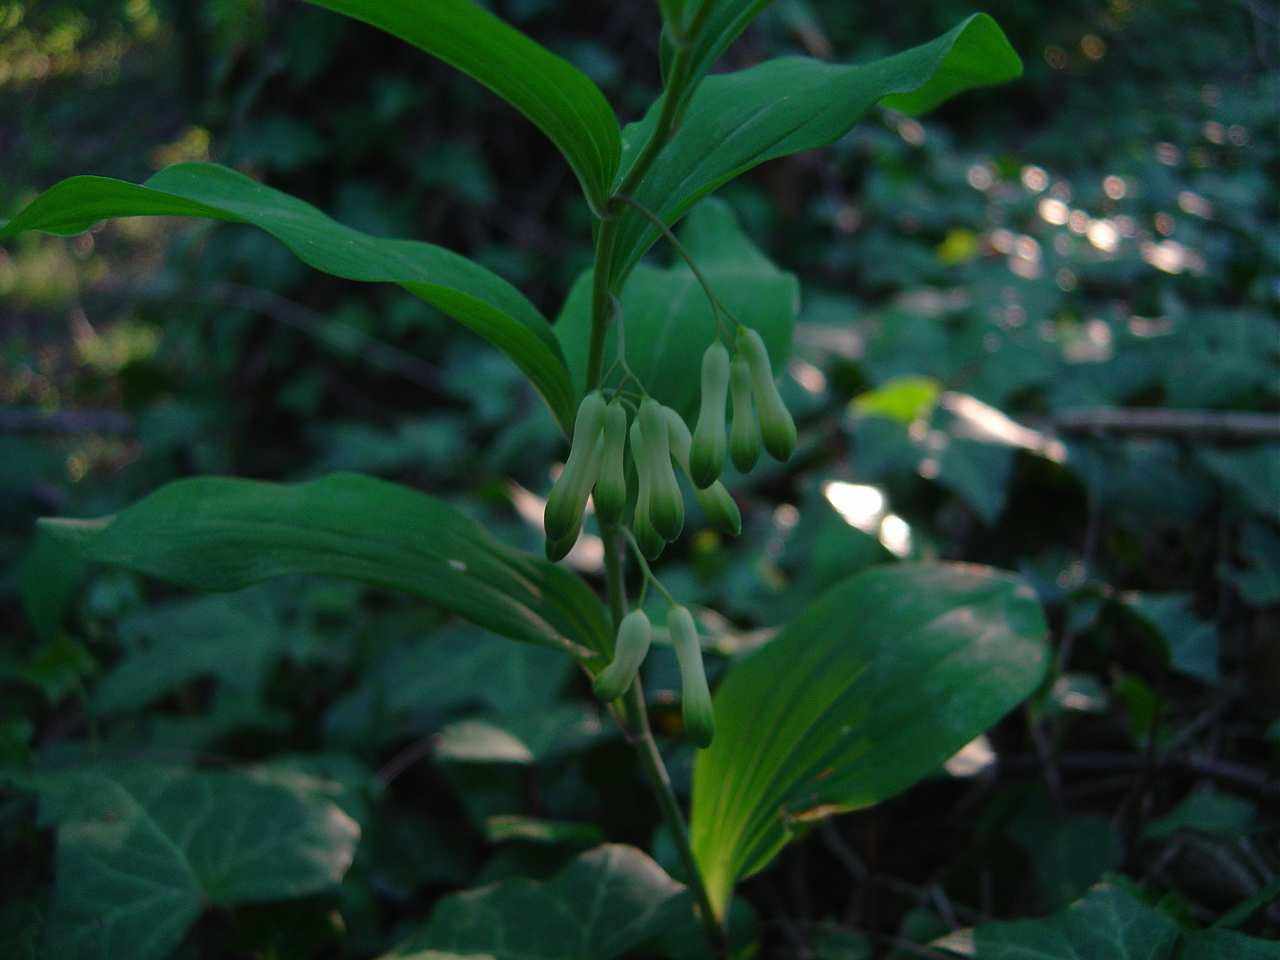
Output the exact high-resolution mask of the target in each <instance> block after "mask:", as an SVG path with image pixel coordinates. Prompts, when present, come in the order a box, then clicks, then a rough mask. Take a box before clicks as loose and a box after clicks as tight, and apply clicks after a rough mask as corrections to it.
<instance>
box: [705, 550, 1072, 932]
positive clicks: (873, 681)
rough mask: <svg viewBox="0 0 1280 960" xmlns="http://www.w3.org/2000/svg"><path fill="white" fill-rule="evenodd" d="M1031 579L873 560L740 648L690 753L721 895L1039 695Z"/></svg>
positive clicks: (1039, 627)
mask: <svg viewBox="0 0 1280 960" xmlns="http://www.w3.org/2000/svg"><path fill="white" fill-rule="evenodd" d="M1046 634H1047V627H1046V625H1045V621H1044V615H1043V613H1042V612H1041V610H1040V605H1039V603H1038V602H1037V601H1036V599H1035V595H1034V593H1033V592H1032V591H1031V589H1030V587H1028V586H1027V585H1025V584H1024V583H1022V582H1021V581H1020V580H1018V579H1017V578H1016V577H1013V576H1012V575H1009V574H1004V573H1000V572H998V571H995V570H990V569H987V568H982V567H970V566H953V565H941V564H938V565H923V564H904V565H902V566H892V567H876V568H873V569H871V570H869V571H866V572H864V573H860V574H858V575H856V576H854V577H852V578H850V579H849V580H846V581H845V582H844V583H842V584H840V585H839V586H836V587H834V588H833V589H831V590H830V591H828V592H827V593H826V594H824V595H823V596H822V597H821V598H819V599H818V600H817V602H815V603H814V604H813V605H812V606H811V607H809V609H808V610H807V611H806V612H805V613H804V614H803V615H801V616H800V617H799V618H798V619H797V620H795V621H793V622H792V623H791V624H790V625H789V626H788V627H787V628H786V629H785V630H783V631H782V633H780V634H779V635H778V636H777V637H776V638H774V639H773V640H772V641H770V642H769V643H767V644H765V645H764V646H763V647H760V648H759V649H758V650H756V651H754V652H753V653H751V654H749V655H748V656H746V657H745V658H743V659H742V660H740V661H738V662H737V663H735V664H734V665H733V667H732V668H731V669H730V670H729V674H728V676H727V678H726V679H725V681H724V683H723V684H721V686H720V688H719V690H717V691H716V695H715V701H714V702H715V712H716V739H715V741H714V742H713V743H712V745H711V747H710V749H708V750H704V751H701V752H700V753H699V755H698V759H697V763H696V766H695V768H694V779H693V810H692V815H691V823H690V827H691V832H692V841H693V848H694V853H695V854H696V856H697V858H698V862H699V863H700V864H701V865H702V868H703V870H704V872H705V876H706V882H707V886H708V889H709V892H710V895H711V899H712V902H713V904H714V905H715V906H716V908H717V909H721V910H722V909H723V908H724V906H725V905H726V904H727V903H728V900H729V895H730V893H731V892H732V889H733V885H734V883H735V882H736V881H737V880H739V879H742V878H744V877H749V876H751V875H752V874H754V873H756V872H758V871H759V870H761V869H762V868H763V867H764V866H765V865H766V864H767V863H768V862H769V861H770V860H771V859H773V857H774V856H775V855H776V854H777V853H778V851H779V850H781V849H782V847H783V846H784V845H785V844H786V843H787V841H788V840H789V839H790V838H791V837H792V836H793V835H794V834H796V833H798V832H800V831H802V830H803V829H804V828H805V826H806V825H807V824H808V823H810V822H812V821H813V820H815V819H817V818H819V817H822V816H825V815H827V814H831V813H839V812H843V811H849V810H857V809H860V808H862V807H868V806H871V805H873V804H875V803H879V802H880V801H881V800H884V799H886V798H888V797H891V796H893V795H894V794H896V793H899V792H901V791H902V790H905V789H906V788H907V787H909V786H910V785H911V784H913V783H915V782H916V781H917V780H919V779H920V778H921V777H923V776H926V775H927V774H929V773H930V772H932V771H933V770H935V769H937V767H939V766H940V765H941V764H942V763H943V762H944V761H945V760H946V759H947V758H948V757H949V756H951V755H952V754H954V753H955V752H956V751H957V750H959V749H960V748H961V747H962V746H964V745H965V744H966V743H968V742H969V741H970V740H972V739H973V738H974V737H976V736H977V735H978V734H979V733H981V732H982V731H984V730H986V729H987V728H988V727H990V726H991V725H992V724H994V723H995V722H996V721H997V720H999V719H1000V718H1001V717H1002V716H1004V715H1005V714H1006V713H1008V712H1009V711H1010V710H1012V709H1013V708H1014V707H1015V706H1016V705H1017V704H1018V702H1019V701H1021V700H1023V699H1024V698H1026V697H1027V696H1029V695H1030V694H1031V693H1032V692H1033V691H1034V690H1035V689H1036V687H1037V686H1038V685H1039V684H1040V682H1041V679H1042V677H1043V675H1044V671H1045V667H1046V665H1047V663H1048V651H1047V646H1046Z"/></svg>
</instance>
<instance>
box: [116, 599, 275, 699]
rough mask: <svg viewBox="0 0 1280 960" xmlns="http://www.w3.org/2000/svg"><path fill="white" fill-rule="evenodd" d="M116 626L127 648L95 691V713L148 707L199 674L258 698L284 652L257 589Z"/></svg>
mask: <svg viewBox="0 0 1280 960" xmlns="http://www.w3.org/2000/svg"><path fill="white" fill-rule="evenodd" d="M119 629H120V635H121V637H122V638H123V639H124V640H125V641H126V642H127V643H128V644H129V645H130V647H131V648H132V649H130V651H129V652H128V653H126V654H125V655H124V656H123V657H122V658H121V659H120V660H119V661H118V662H117V663H116V664H115V665H114V666H113V667H112V668H111V672H110V673H108V674H107V675H106V676H105V677H104V678H103V679H102V682H101V683H99V684H98V686H97V689H95V690H94V692H93V699H92V701H91V707H92V710H93V712H94V713H96V714H97V715H99V716H109V715H111V714H116V713H121V712H123V711H127V710H137V709H139V708H142V707H145V706H146V705H147V704H149V703H151V702H152V701H154V700H157V699H159V698H160V697H163V696H166V695H168V694H170V693H172V692H173V691H174V690H176V689H178V688H179V687H181V686H184V685H186V684H188V683H190V682H192V681H193V680H197V679H200V678H201V677H217V678H218V680H219V681H220V682H221V684H222V685H223V686H225V687H228V688H231V689H232V690H234V691H236V692H238V693H240V694H242V695H244V696H246V697H252V696H256V695H257V693H258V691H259V689H260V688H261V685H262V682H263V680H264V679H265V677H266V672H267V669H268V668H269V667H270V666H271V665H272V664H273V663H274V662H275V660H276V659H278V658H279V657H280V656H281V654H282V653H283V652H284V636H283V634H282V633H281V630H280V628H279V625H278V624H277V623H276V621H275V613H274V611H273V610H272V608H271V605H270V603H269V602H268V601H267V597H266V595H265V594H264V593H263V592H261V590H256V591H245V592H244V593H240V594H236V595H234V596H230V597H197V598H195V599H193V600H184V601H180V602H178V603H172V604H168V605H167V606H163V607H158V608H155V609H152V610H148V611H147V612H145V613H143V614H140V615H138V616H135V617H131V618H130V619H129V620H127V621H125V622H124V623H122V624H120V628H119Z"/></svg>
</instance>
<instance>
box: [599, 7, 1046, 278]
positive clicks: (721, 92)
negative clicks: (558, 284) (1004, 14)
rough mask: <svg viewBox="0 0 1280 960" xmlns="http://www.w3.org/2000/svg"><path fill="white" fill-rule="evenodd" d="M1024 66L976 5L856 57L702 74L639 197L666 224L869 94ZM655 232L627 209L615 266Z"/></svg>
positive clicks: (902, 92) (927, 105) (974, 78)
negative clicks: (868, 59) (951, 21)
mask: <svg viewBox="0 0 1280 960" xmlns="http://www.w3.org/2000/svg"><path fill="white" fill-rule="evenodd" d="M734 6H736V7H739V8H741V9H743V10H746V9H748V7H747V6H744V5H742V4H736V5H734ZM1021 70H1022V65H1021V62H1020V61H1019V60H1018V57H1017V54H1015V53H1014V52H1013V49H1012V48H1011V47H1010V46H1009V42H1008V41H1007V40H1006V39H1005V36H1004V33H1003V32H1002V31H1001V30H1000V28H999V26H997V25H996V22H995V21H994V20H992V19H991V18H990V17H988V16H986V15H983V14H979V15H977V16H974V17H970V18H969V19H968V20H966V21H964V22H963V23H961V24H960V25H959V26H957V27H956V28H955V29H953V30H951V31H950V32H949V33H946V34H943V35H942V36H941V37H939V38H937V39H936V40H933V41H932V42H930V43H926V44H924V45H922V46H919V47H915V48H913V49H911V50H907V51H905V52H904V53H900V54H897V55H895V56H892V57H887V58H885V59H883V60H877V61H875V62H873V63H869V64H865V65H861V66H845V65H841V64H832V63H825V62H823V61H820V60H810V59H805V58H785V59H779V60H770V61H768V62H766V63H762V64H760V65H759V66H757V67H752V68H751V69H749V70H743V71H741V72H739V73H732V74H725V75H720V76H713V77H708V78H707V79H706V80H705V81H703V83H702V85H701V87H699V89H698V92H697V93H696V94H695V95H694V97H693V99H692V100H691V101H690V103H689V105H688V108H687V111H686V114H685V118H684V123H683V125H682V126H681V128H680V131H679V133H678V134H677V135H676V137H675V139H674V140H673V141H672V142H671V143H670V144H669V145H668V146H667V148H666V149H665V150H663V152H662V154H661V155H660V157H659V162H658V163H657V164H655V166H654V168H653V170H652V171H651V172H650V173H649V175H648V176H647V177H646V178H645V181H644V185H643V187H642V188H641V189H640V190H638V191H637V195H636V198H637V199H638V200H639V201H640V202H641V203H643V204H644V205H645V206H646V207H648V208H649V209H650V210H652V211H654V212H655V213H657V214H658V215H659V216H660V217H661V218H662V219H663V221H665V222H666V223H668V224H672V223H675V222H676V221H677V220H678V219H680V217H682V216H683V215H684V214H685V213H686V212H687V211H688V210H689V208H690V207H692V206H693V204H694V203H696V202H697V201H698V200H699V199H700V198H701V197H703V196H705V195H706V194H708V193H710V192H711V191H712V190H715V189H716V188H717V187H720V186H721V185H723V184H725V183H727V182H728V181H730V180H732V179H733V178H734V177H736V176H738V175H739V174H742V173H744V172H746V171H747V170H750V169H751V168H752V167H755V166H757V165H759V164H761V163H764V162H765V161H766V160H773V159H776V158H778V157H785V156H788V155H789V154H793V153H799V152H800V151H802V150H812V149H815V148H817V147H822V146H825V145H827V144H829V143H831V142H833V141H834V140H836V139H838V138H839V137H840V136H842V135H843V134H844V133H846V132H847V131H848V130H849V129H850V128H851V127H852V126H853V125H854V124H855V123H857V121H858V120H859V119H860V118H861V117H862V116H863V115H864V114H865V113H866V112H867V111H868V110H870V109H871V107H872V106H874V105H875V104H876V103H883V104H885V105H886V106H889V107H892V108H893V109H895V110H901V111H903V112H906V113H922V112H924V111H926V110H930V109H932V108H933V107H935V106H937V105H938V104H939V103H942V102H943V101H945V100H947V99H948V98H950V97H952V96H954V95H956V94H958V93H962V92H964V91H966V90H971V89H973V88H974V87H981V86H987V85H990V84H996V83H1003V82H1005V81H1007V80H1011V79H1013V78H1014V77H1016V76H1018V75H1019V74H1020V73H1021ZM658 110H659V105H656V104H655V106H654V107H653V108H652V109H651V110H650V111H649V113H648V115H647V116H646V117H645V118H644V119H643V120H641V121H639V122H637V123H633V124H629V125H628V126H627V128H626V129H625V130H624V131H623V134H622V139H623V153H624V161H623V171H622V173H623V175H624V176H625V174H626V170H627V168H628V166H629V165H630V164H631V163H633V162H634V161H635V158H636V157H637V156H638V155H639V152H640V145H641V144H643V143H644V142H645V141H647V140H648V138H649V135H650V133H651V132H652V130H653V127H654V125H655V124H656V122H657V117H658ZM658 236H659V233H658V231H657V228H656V227H654V226H653V225H652V224H651V223H650V222H649V221H648V220H647V219H645V218H644V217H643V216H642V215H641V214H640V213H638V212H637V211H634V210H629V211H628V212H627V213H626V214H625V215H624V217H623V220H622V224H621V226H620V227H619V229H618V240H617V250H616V257H617V260H616V263H617V267H616V270H617V276H619V277H622V276H625V275H626V274H627V273H628V272H629V271H630V270H631V268H632V267H634V266H635V264H636V263H637V262H638V261H639V259H640V257H641V256H643V255H644V252H645V251H646V250H647V249H648V248H649V247H650V245H652V244H653V242H654V241H655V240H656V239H657V238H658Z"/></svg>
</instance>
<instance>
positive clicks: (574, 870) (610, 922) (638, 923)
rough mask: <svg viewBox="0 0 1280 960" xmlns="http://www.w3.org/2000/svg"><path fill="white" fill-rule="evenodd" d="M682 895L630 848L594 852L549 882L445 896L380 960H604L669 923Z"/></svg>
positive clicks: (508, 884)
mask: <svg viewBox="0 0 1280 960" xmlns="http://www.w3.org/2000/svg"><path fill="white" fill-rule="evenodd" d="M683 889H684V888H683V887H682V886H680V884H678V883H676V882H675V881H674V880H672V879H671V878H670V877H669V876H667V875H666V873H664V872H663V870H662V868H661V867H659V866H658V865H657V864H656V863H654V862H653V861H652V860H650V859H649V858H648V857H647V856H645V855H644V854H643V853H641V852H640V851H639V850H636V849H635V848H634V847H626V846H622V845H619V844H610V845H607V846H602V847H596V848H595V849H594V850H589V851H587V852H586V853H584V854H582V855H581V856H579V857H578V858H577V859H576V860H574V861H573V862H572V863H571V864H569V866H568V867H566V868H565V869H564V870H562V871H560V872H559V873H558V874H556V875H555V876H554V877H553V878H551V879H550V880H548V881H546V882H544V883H538V882H535V881H532V880H526V879H523V878H520V879H515V880H506V881H503V882H502V883H499V884H497V885H495V886H490V887H480V888H478V889H475V890H466V891H463V892H462V893H457V894H454V895H452V896H449V897H445V898H444V899H443V900H441V901H440V902H439V903H438V904H437V905H436V908H435V910H434V911H433V912H432V914H431V919H430V921H428V922H427V924H426V925H425V926H424V927H423V928H422V929H421V930H420V931H419V932H418V933H416V934H414V935H413V936H412V937H410V938H409V940H408V941H406V942H405V943H403V944H401V945H400V946H399V947H397V948H396V949H395V950H393V951H392V952H391V953H389V954H386V955H385V957H384V958H383V960H466V958H474V957H477V956H484V957H489V958H491V960H612V958H614V957H618V956H621V955H622V954H624V953H626V952H627V951H628V950H631V949H632V948H633V947H635V946H636V945H637V944H639V943H640V942H641V941H643V940H646V939H648V938H650V937H652V936H654V935H656V934H657V933H658V932H659V931H660V930H661V929H662V928H663V926H664V925H666V924H667V923H669V922H670V921H669V913H670V912H671V910H670V907H671V905H672V901H677V902H680V903H681V904H682V905H684V906H687V902H686V901H679V900H678V898H679V895H680V893H681V891H682V890H683Z"/></svg>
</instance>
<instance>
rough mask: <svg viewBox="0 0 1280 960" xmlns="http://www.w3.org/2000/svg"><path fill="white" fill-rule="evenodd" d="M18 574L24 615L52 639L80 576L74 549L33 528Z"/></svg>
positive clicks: (81, 571)
mask: <svg viewBox="0 0 1280 960" xmlns="http://www.w3.org/2000/svg"><path fill="white" fill-rule="evenodd" d="M18 578H19V585H20V588H21V592H22V606H23V609H24V610H25V611H26V614H27V619H28V620H30V621H31V624H32V626H34V627H35V628H36V633H38V634H39V635H40V636H41V638H42V639H45V640H50V639H52V638H53V636H54V634H56V633H57V631H58V628H59V627H61V626H62V619H63V617H64V616H65V614H66V612H67V607H68V606H69V605H70V604H71V600H72V598H73V597H74V596H75V593H76V590H77V589H78V588H79V586H80V581H81V580H82V579H83V578H84V564H83V562H82V561H81V560H80V558H79V557H77V556H76V555H75V552H74V551H72V550H68V549H67V548H66V546H65V545H63V544H61V543H58V541H56V540H54V539H52V538H51V537H49V536H47V535H45V534H44V533H43V532H42V531H40V530H39V529H37V530H36V537H35V543H33V544H32V545H31V549H30V551H28V553H27V555H26V556H25V557H23V559H22V565H21V566H20V567H19V571H18Z"/></svg>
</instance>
